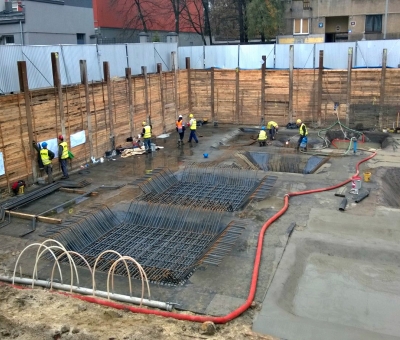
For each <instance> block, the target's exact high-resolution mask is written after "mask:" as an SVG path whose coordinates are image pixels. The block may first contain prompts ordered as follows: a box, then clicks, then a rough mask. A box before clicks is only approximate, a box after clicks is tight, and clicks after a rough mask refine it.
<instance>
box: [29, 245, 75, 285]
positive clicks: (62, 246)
mask: <svg viewBox="0 0 400 340" xmlns="http://www.w3.org/2000/svg"><path fill="white" fill-rule="evenodd" d="M49 242H54V243H55V244H57V245H58V246H60V247H61V248H62V249H64V250H67V249H66V248H65V247H64V245H63V244H62V243H61V242H59V241H57V240H53V239H52V238H49V239H47V240H44V241H43V242H42V243H41V244H42V245H43V246H44V245H45V244H46V243H49ZM40 249H41V247H39V248H38V251H37V253H36V258H37V257H38V255H39V252H40ZM60 270H61V269H60ZM35 275H36V277H37V275H38V273H37V272H36V273H35ZM62 281H63V280H62V278H61V282H62Z"/></svg>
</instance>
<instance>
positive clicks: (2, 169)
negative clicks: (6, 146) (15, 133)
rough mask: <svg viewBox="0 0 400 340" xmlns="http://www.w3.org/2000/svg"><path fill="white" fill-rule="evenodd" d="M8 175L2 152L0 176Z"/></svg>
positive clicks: (0, 155)
mask: <svg viewBox="0 0 400 340" xmlns="http://www.w3.org/2000/svg"><path fill="white" fill-rule="evenodd" d="M5 173H6V171H5V169H4V158H3V153H2V152H0V176H2V175H4V174H5Z"/></svg>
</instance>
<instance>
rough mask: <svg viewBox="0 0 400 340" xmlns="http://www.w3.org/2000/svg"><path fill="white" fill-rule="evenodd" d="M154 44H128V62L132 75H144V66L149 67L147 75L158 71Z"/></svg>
mask: <svg viewBox="0 0 400 340" xmlns="http://www.w3.org/2000/svg"><path fill="white" fill-rule="evenodd" d="M153 45H154V44H153V43H142V44H128V45H127V49H128V62H129V67H130V68H131V69H132V74H142V66H146V67H147V73H153V72H155V71H156V66H155V63H154V46H153Z"/></svg>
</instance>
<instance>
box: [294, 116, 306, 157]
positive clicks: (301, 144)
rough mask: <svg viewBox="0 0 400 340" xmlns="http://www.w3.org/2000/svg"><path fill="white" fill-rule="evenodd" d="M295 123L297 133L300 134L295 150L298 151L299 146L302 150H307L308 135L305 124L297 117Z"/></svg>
mask: <svg viewBox="0 0 400 340" xmlns="http://www.w3.org/2000/svg"><path fill="white" fill-rule="evenodd" d="M296 125H297V126H298V127H299V134H300V138H299V141H298V142H297V147H296V150H297V151H299V148H300V147H301V149H302V151H303V150H304V151H307V135H308V131H307V126H306V124H304V123H302V121H301V119H297V121H296Z"/></svg>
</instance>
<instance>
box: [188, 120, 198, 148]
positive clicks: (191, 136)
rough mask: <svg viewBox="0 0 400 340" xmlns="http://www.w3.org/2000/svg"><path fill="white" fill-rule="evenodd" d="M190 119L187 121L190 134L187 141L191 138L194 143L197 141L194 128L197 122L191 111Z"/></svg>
mask: <svg viewBox="0 0 400 340" xmlns="http://www.w3.org/2000/svg"><path fill="white" fill-rule="evenodd" d="M189 118H190V121H189V127H190V136H189V140H188V142H189V143H190V142H191V141H192V138H193V139H194V141H195V142H196V143H198V142H199V141H198V140H197V136H196V128H197V122H196V119H195V118H194V117H193V113H191V114H190V115H189Z"/></svg>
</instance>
